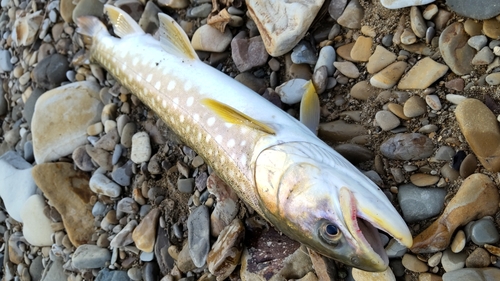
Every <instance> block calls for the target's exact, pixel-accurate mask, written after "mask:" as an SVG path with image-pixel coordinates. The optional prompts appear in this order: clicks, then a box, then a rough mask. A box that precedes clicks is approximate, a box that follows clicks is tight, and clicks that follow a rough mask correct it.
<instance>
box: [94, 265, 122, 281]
mask: <svg viewBox="0 0 500 281" xmlns="http://www.w3.org/2000/svg"><path fill="white" fill-rule="evenodd" d="M116 280H120V281H130V278H129V277H128V276H127V272H126V271H122V270H113V271H111V270H109V269H107V268H105V269H102V270H101V271H99V274H97V277H96V279H95V281H116Z"/></svg>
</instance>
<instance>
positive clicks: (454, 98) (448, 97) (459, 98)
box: [446, 94, 467, 105]
mask: <svg viewBox="0 0 500 281" xmlns="http://www.w3.org/2000/svg"><path fill="white" fill-rule="evenodd" d="M466 99H467V98H466V97H465V96H462V95H456V94H447V95H446V100H447V101H449V102H451V103H453V104H457V105H458V104H460V103H461V102H463V101H464V100H466Z"/></svg>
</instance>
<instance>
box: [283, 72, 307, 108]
mask: <svg viewBox="0 0 500 281" xmlns="http://www.w3.org/2000/svg"><path fill="white" fill-rule="evenodd" d="M308 82H309V81H307V80H305V79H300V78H296V79H291V80H288V81H287V82H285V83H283V84H281V85H280V86H278V87H276V93H277V94H278V95H279V96H280V98H281V101H282V102H284V103H286V104H295V103H298V102H300V100H301V99H302V96H303V95H304V93H305V88H304V87H305V86H306V84H307V83H308Z"/></svg>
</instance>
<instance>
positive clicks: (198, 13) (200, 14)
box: [187, 3, 212, 18]
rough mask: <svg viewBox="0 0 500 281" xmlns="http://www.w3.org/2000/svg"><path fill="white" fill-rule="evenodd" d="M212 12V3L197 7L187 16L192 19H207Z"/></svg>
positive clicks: (191, 9) (189, 10)
mask: <svg viewBox="0 0 500 281" xmlns="http://www.w3.org/2000/svg"><path fill="white" fill-rule="evenodd" d="M210 11H212V4H211V3H202V4H201V5H198V6H195V7H193V8H190V9H188V11H187V16H188V17H190V18H206V17H208V15H209V14H210Z"/></svg>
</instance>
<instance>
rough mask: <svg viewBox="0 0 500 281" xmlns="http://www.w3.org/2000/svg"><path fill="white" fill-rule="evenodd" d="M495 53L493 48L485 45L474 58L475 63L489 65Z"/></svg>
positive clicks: (473, 62)
mask: <svg viewBox="0 0 500 281" xmlns="http://www.w3.org/2000/svg"><path fill="white" fill-rule="evenodd" d="M494 58H495V55H494V54H493V52H492V51H491V49H490V48H489V47H487V46H485V47H483V48H482V49H481V50H480V51H479V52H477V54H476V55H475V56H474V58H472V64H473V65H488V64H490V63H492V62H493V59H494Z"/></svg>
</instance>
